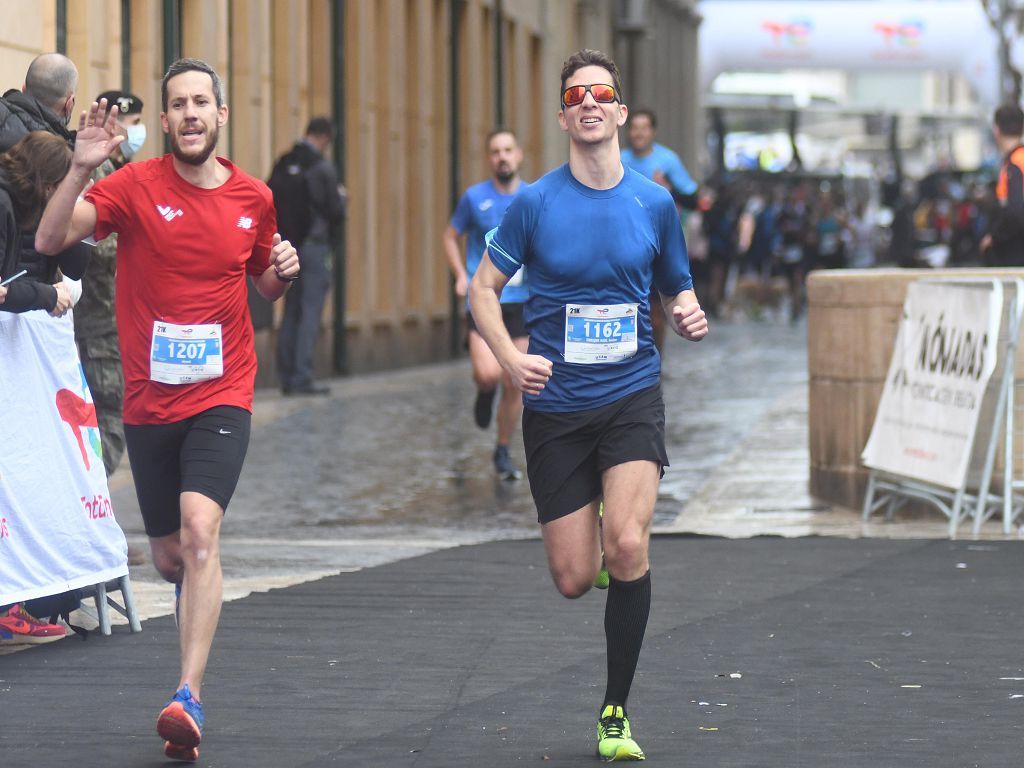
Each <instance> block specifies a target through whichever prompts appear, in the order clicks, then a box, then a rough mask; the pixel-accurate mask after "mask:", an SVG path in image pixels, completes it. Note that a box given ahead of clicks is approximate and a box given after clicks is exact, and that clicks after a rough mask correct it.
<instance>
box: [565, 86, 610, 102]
mask: <svg viewBox="0 0 1024 768" xmlns="http://www.w3.org/2000/svg"><path fill="white" fill-rule="evenodd" d="M588 93H589V94H590V95H591V96H593V97H594V101H596V102H597V103H598V104H611V103H612V102H613V101H618V100H619V94H618V92H617V91H616V90H615V86H612V85H607V84H605V83H593V84H591V85H571V86H569V87H568V88H566V89H565V90H564V91H563V92H562V107H563V108H565V107H575V106H576V105H577V104H582V103H583V100H584V99H585V98H586V97H587V94H588Z"/></svg>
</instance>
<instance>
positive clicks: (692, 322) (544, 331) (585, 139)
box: [469, 50, 708, 760]
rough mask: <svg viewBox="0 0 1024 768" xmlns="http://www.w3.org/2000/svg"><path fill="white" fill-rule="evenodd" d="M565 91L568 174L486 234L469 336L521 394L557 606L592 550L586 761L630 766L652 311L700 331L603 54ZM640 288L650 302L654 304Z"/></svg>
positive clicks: (642, 599) (636, 754) (659, 448)
mask: <svg viewBox="0 0 1024 768" xmlns="http://www.w3.org/2000/svg"><path fill="white" fill-rule="evenodd" d="M561 94H562V109H561V111H560V112H559V113H558V120H559V123H560V125H561V127H562V129H563V130H564V131H566V133H568V134H569V162H568V163H567V164H566V165H563V166H561V167H559V168H556V169H555V170H553V171H551V172H550V173H548V174H547V175H545V176H544V177H543V178H541V179H540V180H538V181H536V182H534V183H533V184H531V185H530V186H529V187H528V188H526V189H523V190H522V191H521V192H520V193H519V195H517V196H516V198H515V200H513V201H512V204H511V205H510V206H509V208H508V211H506V213H505V217H504V218H503V219H502V222H501V224H500V225H499V226H498V228H497V230H496V231H494V232H493V233H489V240H488V245H487V251H486V252H485V254H484V257H483V260H482V261H481V263H480V267H479V269H477V273H476V276H475V277H474V279H473V282H472V284H471V286H470V291H469V295H470V299H471V300H472V306H473V316H474V318H475V319H476V325H477V328H478V329H479V331H480V334H481V335H482V336H483V338H484V339H485V340H486V342H487V344H488V345H489V346H490V348H491V349H492V350H494V354H495V357H496V358H497V360H498V362H499V363H500V364H501V366H502V368H504V369H505V371H507V372H508V374H509V376H510V377H511V379H512V381H513V383H514V384H515V386H516V387H517V388H518V389H520V390H521V391H522V392H523V399H524V403H525V406H526V408H525V411H524V413H523V443H524V446H525V448H526V468H527V473H528V475H529V479H530V490H531V492H532V493H533V498H534V501H535V503H536V505H537V517H538V520H539V522H540V523H541V524H542V529H541V530H542V535H543V538H544V546H545V550H546V551H547V556H548V567H549V569H550V571H551V575H552V579H553V580H554V582H555V586H556V587H557V588H558V591H559V592H561V593H562V594H563V595H564V596H566V597H570V598H576V597H580V596H581V595H583V594H584V593H586V592H587V591H588V590H589V589H590V588H591V586H593V585H594V583H595V579H596V578H597V576H598V574H599V573H600V571H601V569H602V562H601V560H602V556H601V546H602V539H603V546H604V560H605V564H606V566H607V570H608V573H609V577H610V578H609V582H610V583H609V585H608V599H607V602H606V605H605V617H604V626H605V636H606V639H607V650H608V680H607V687H606V689H605V696H604V701H603V703H602V704H601V708H600V710H599V717H598V724H597V732H598V752H599V754H600V755H601V757H603V758H604V759H606V760H642V759H644V753H643V750H642V749H640V747H639V745H638V744H637V743H636V741H635V740H634V739H633V737H632V734H631V732H630V727H629V720H628V719H627V717H626V698H627V696H628V695H629V689H630V687H631V685H632V682H633V676H634V673H635V671H636V664H637V660H638V658H639V655H640V647H641V646H642V645H643V638H644V632H645V630H646V627H647V619H648V616H649V614H650V605H651V577H650V566H649V561H648V544H649V536H650V526H651V519H652V517H653V514H654V503H655V500H656V498H657V495H658V482H659V479H660V477H661V474H662V472H663V469H664V467H666V466H668V457H667V455H666V452H665V408H664V404H663V402H662V398H661V384H660V367H661V366H660V359H659V355H658V351H657V349H656V347H655V346H654V341H653V338H652V333H651V315H652V314H653V313H654V312H664V313H665V314H666V315H667V316H668V321H669V324H670V325H671V327H672V329H673V330H674V331H675V332H676V333H678V334H679V335H680V336H682V337H683V338H685V339H689V340H691V341H699V340H701V339H702V338H704V336H706V335H707V332H708V324H707V320H706V318H705V317H704V312H703V311H702V310H701V308H700V305H699V304H698V303H697V297H696V295H695V294H694V292H693V288H692V281H691V278H690V272H689V264H688V260H687V256H686V245H685V243H684V241H683V233H682V227H681V226H680V225H679V215H678V213H677V212H676V208H675V204H674V202H673V200H672V196H671V195H670V194H669V193H668V191H666V190H665V189H664V188H663V187H661V186H659V185H658V184H655V183H654V182H652V181H650V180H648V179H646V178H644V177H643V176H642V175H640V174H639V173H636V172H635V171H631V170H628V169H626V168H624V166H623V164H622V161H621V159H620V155H619V139H618V128H619V127H620V126H621V125H622V124H623V123H625V121H626V115H627V110H626V107H625V105H624V104H623V103H622V97H621V95H620V94H621V88H620V85H619V73H618V69H617V67H616V66H615V63H614V62H613V61H612V60H611V59H610V58H609V57H608V56H606V55H605V54H603V53H601V52H599V51H593V50H582V51H578V52H576V53H574V54H573V55H572V56H570V57H569V59H568V60H567V61H566V63H565V65H564V66H563V68H562V88H561ZM524 265H525V266H526V268H527V269H528V270H529V274H530V298H529V299H528V301H527V303H526V309H525V319H526V330H527V332H528V333H529V337H530V343H529V349H528V351H527V352H526V353H524V352H523V351H522V350H520V349H519V348H518V347H517V346H516V345H515V344H514V343H513V340H512V339H511V337H510V336H509V335H508V332H507V331H506V330H505V327H504V325H503V324H502V322H501V307H500V304H499V299H498V297H499V296H500V295H501V291H502V289H503V288H504V286H505V284H506V283H507V282H508V280H509V278H510V277H511V276H512V275H514V274H515V273H516V272H517V270H519V269H520V267H522V266H524ZM652 284H653V285H654V286H655V287H656V288H657V291H658V294H659V296H658V298H659V301H658V304H660V306H655V307H652V306H651V304H650V294H651V286H652ZM602 503H603V510H604V514H603V518H602V517H599V513H600V510H601V508H602ZM602 521H603V522H602Z"/></svg>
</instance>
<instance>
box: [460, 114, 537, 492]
mask: <svg viewBox="0 0 1024 768" xmlns="http://www.w3.org/2000/svg"><path fill="white" fill-rule="evenodd" d="M487 160H488V162H489V163H490V165H491V178H489V179H487V180H486V181H481V182H480V183H479V184H474V185H473V186H472V187H470V188H469V189H467V190H466V192H465V194H463V195H462V198H461V199H460V200H459V204H458V205H457V206H456V207H455V213H453V214H452V218H451V221H450V222H449V224H448V226H447V227H446V228H445V231H444V234H443V235H442V245H443V246H444V253H445V257H446V258H447V260H448V267H449V268H450V269H451V271H452V276H453V277H454V278H455V294H456V295H457V296H458V297H459V298H463V297H466V310H467V311H466V326H467V328H468V333H467V340H466V344H467V346H468V348H469V360H470V363H471V364H472V366H473V381H474V382H475V383H476V387H477V395H476V401H475V403H474V404H473V419H474V421H476V425H477V426H478V427H480V429H487V427H489V426H490V424H491V417H492V414H493V412H494V398H495V395H496V394H497V392H498V386H499V384H500V386H501V399H500V400H499V401H498V436H497V444H496V445H495V447H494V456H493V461H494V471H495V472H497V473H498V475H499V476H500V477H502V478H504V479H505V480H518V479H519V478H520V477H521V476H522V473H521V472H520V471H519V470H518V469H516V467H515V465H514V464H513V463H512V459H511V457H510V456H509V441H510V440H511V439H512V434H513V433H514V432H515V431H516V429H517V428H518V426H519V420H520V417H521V416H522V413H523V399H522V397H521V395H520V393H519V391H518V390H517V389H516V388H515V386H513V384H512V381H511V379H510V378H509V377H508V374H506V373H503V372H502V370H501V366H500V365H498V361H497V360H496V359H495V358H494V354H493V353H492V352H491V350H490V349H489V348H488V347H487V344H486V343H485V342H484V340H483V339H482V338H481V336H480V333H479V331H478V330H477V327H476V323H475V322H474V321H473V315H472V313H471V312H470V311H469V310H470V306H469V299H468V297H467V296H466V292H467V288H468V286H469V282H470V281H471V280H472V279H473V275H474V274H475V273H476V269H477V267H478V266H479V265H480V257H481V256H482V255H483V252H484V235H485V234H486V233H487V232H488V231H490V230H491V229H494V227H496V226H498V223H499V222H500V221H501V217H502V216H503V215H504V214H505V209H506V208H508V206H509V203H511V202H512V198H514V197H515V196H516V193H517V192H518V191H519V189H520V188H521V187H523V186H524V185H525V182H523V181H522V179H520V178H519V166H520V165H521V164H522V162H523V151H522V149H520V147H519V142H518V141H516V137H515V134H514V133H512V131H510V130H507V129H504V128H499V129H497V130H495V131H493V132H492V133H491V135H490V136H488V137H487ZM463 236H464V237H465V238H466V240H467V244H466V259H465V262H463V259H462V254H461V252H460V248H459V240H460V238H462V237H463ZM528 296H529V291H528V290H527V286H526V281H525V270H522V271H520V272H518V273H517V274H516V276H515V278H513V279H512V280H510V281H509V283H508V285H506V286H505V290H504V291H503V292H502V294H501V313H502V317H503V319H504V322H505V328H506V329H507V330H508V332H509V334H510V335H511V336H512V338H513V339H514V340H515V344H516V346H517V347H518V348H519V349H521V350H523V351H524V352H525V351H526V347H527V341H528V340H527V338H526V328H525V326H524V325H523V304H524V302H525V301H526V299H527V297H528Z"/></svg>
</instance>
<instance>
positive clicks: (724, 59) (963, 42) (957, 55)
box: [699, 0, 999, 104]
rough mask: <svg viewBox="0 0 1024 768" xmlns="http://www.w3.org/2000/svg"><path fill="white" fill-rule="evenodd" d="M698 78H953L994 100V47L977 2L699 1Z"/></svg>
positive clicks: (707, 80) (992, 35) (985, 99)
mask: <svg viewBox="0 0 1024 768" xmlns="http://www.w3.org/2000/svg"><path fill="white" fill-rule="evenodd" d="M699 9H700V14H701V16H702V17H703V19H704V21H703V23H702V24H701V27H700V69H701V73H700V77H701V83H702V85H703V86H704V88H705V89H707V88H708V87H709V86H710V84H711V82H712V81H713V80H714V79H715V78H716V77H717V76H718V75H719V74H721V73H722V72H737V71H744V72H764V71H777V70H786V69H805V68H810V69H819V70H820V69H835V70H843V71H845V72H864V71H899V70H916V71H935V72H954V73H960V74H962V75H963V76H964V77H965V78H967V80H968V81H970V83H971V85H972V86H973V88H974V89H975V91H976V92H977V95H978V97H979V99H980V100H981V101H982V102H984V103H986V104H994V103H996V101H997V100H998V98H999V94H998V90H997V86H998V82H999V80H998V78H999V75H998V73H999V66H998V59H997V51H998V46H997V41H996V38H995V33H994V32H993V31H992V29H991V27H990V26H989V23H988V19H987V18H986V16H985V13H984V10H983V9H982V7H981V3H979V2H977V0H948V1H947V2H931V3H923V2H913V1H912V0H910V1H908V0H891V1H890V0H887V1H886V2H884V3H879V2H868V1H867V0H833V1H832V2H821V1H820V0H778V2H771V3H766V2H763V0H703V1H702V2H701V3H700V5H699Z"/></svg>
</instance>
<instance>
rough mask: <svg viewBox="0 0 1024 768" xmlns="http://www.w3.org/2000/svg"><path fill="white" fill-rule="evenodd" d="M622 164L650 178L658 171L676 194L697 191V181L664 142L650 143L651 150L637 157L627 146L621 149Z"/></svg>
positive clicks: (687, 193) (690, 193) (689, 193)
mask: <svg viewBox="0 0 1024 768" xmlns="http://www.w3.org/2000/svg"><path fill="white" fill-rule="evenodd" d="M622 164H623V165H625V166H626V167H627V168H632V169H633V170H634V171H636V172H637V173H641V174H643V175H644V176H646V177H647V178H648V179H652V180H653V179H654V174H655V173H656V172H659V171H660V172H661V173H662V174H663V175H664V176H665V178H666V179H668V183H669V184H671V185H672V189H674V190H675V191H676V193H677V194H680V195H692V194H693V193H694V192H696V191H697V182H696V181H694V180H693V179H692V178H691V177H690V174H689V173H687V171H686V166H685V165H683V161H682V160H680V159H679V155H677V154H676V153H675V152H673V151H672V150H671V149H669V148H668V147H666V146H665V145H664V144H658V143H657V142H655V143H654V144H653V145H651V151H650V152H648V153H647V154H646V155H644V156H643V157H637V155H635V154H634V153H633V150H632V149H629V148H628V147H627V148H626V149H624V150H622Z"/></svg>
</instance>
